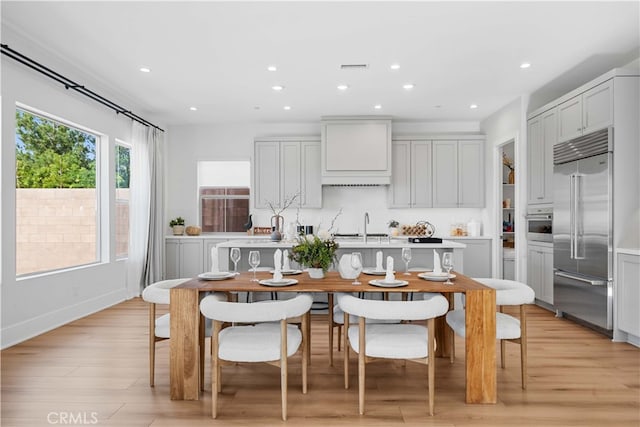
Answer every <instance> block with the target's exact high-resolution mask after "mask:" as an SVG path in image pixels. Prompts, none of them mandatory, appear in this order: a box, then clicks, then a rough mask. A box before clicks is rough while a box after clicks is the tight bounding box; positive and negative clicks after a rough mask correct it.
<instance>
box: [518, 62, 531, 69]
mask: <svg viewBox="0 0 640 427" xmlns="http://www.w3.org/2000/svg"><path fill="white" fill-rule="evenodd" d="M529 67H531V64H529V63H528V62H523V63H522V64H520V68H529Z"/></svg>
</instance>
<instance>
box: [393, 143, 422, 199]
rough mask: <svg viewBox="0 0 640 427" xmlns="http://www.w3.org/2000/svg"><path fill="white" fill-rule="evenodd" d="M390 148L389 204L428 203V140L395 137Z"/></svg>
mask: <svg viewBox="0 0 640 427" xmlns="http://www.w3.org/2000/svg"><path fill="white" fill-rule="evenodd" d="M391 148H392V150H391V153H392V155H391V157H392V165H393V174H392V176H391V187H390V188H389V206H390V207H394V208H406V207H416V208H417V207H420V208H429V207H431V206H432V201H431V191H432V190H431V189H432V182H431V167H432V166H431V165H432V162H431V141H394V142H393V144H392V147H391Z"/></svg>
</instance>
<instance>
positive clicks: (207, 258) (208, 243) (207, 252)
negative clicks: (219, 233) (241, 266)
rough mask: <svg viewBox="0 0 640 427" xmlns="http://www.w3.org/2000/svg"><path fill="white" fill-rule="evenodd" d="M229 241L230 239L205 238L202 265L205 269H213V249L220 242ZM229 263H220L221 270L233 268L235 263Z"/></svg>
mask: <svg viewBox="0 0 640 427" xmlns="http://www.w3.org/2000/svg"><path fill="white" fill-rule="evenodd" d="M226 241H228V239H203V242H202V247H203V251H202V265H203V267H204V270H203V271H211V249H212V248H214V247H216V246H217V245H219V244H220V243H224V242H226ZM230 264H231V265H230V266H229V265H218V268H219V269H220V271H227V270H228V269H229V268H233V263H231V262H230Z"/></svg>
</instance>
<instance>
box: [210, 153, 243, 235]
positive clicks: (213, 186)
mask: <svg viewBox="0 0 640 427" xmlns="http://www.w3.org/2000/svg"><path fill="white" fill-rule="evenodd" d="M250 175H251V173H250V163H249V162H248V161H202V162H198V193H199V199H200V212H201V214H200V215H201V217H200V224H201V227H202V231H203V232H205V233H212V232H233V231H244V228H243V225H244V224H245V223H246V222H247V219H248V217H249V195H250V189H249V180H250Z"/></svg>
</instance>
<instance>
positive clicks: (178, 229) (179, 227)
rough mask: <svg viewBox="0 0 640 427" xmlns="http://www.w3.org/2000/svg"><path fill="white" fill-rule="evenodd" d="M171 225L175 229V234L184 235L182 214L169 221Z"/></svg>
mask: <svg viewBox="0 0 640 427" xmlns="http://www.w3.org/2000/svg"><path fill="white" fill-rule="evenodd" d="M169 227H171V228H172V229H173V235H174V236H182V235H183V234H184V218H182V217H181V216H179V217H177V218H174V219H172V220H171V221H169Z"/></svg>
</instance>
